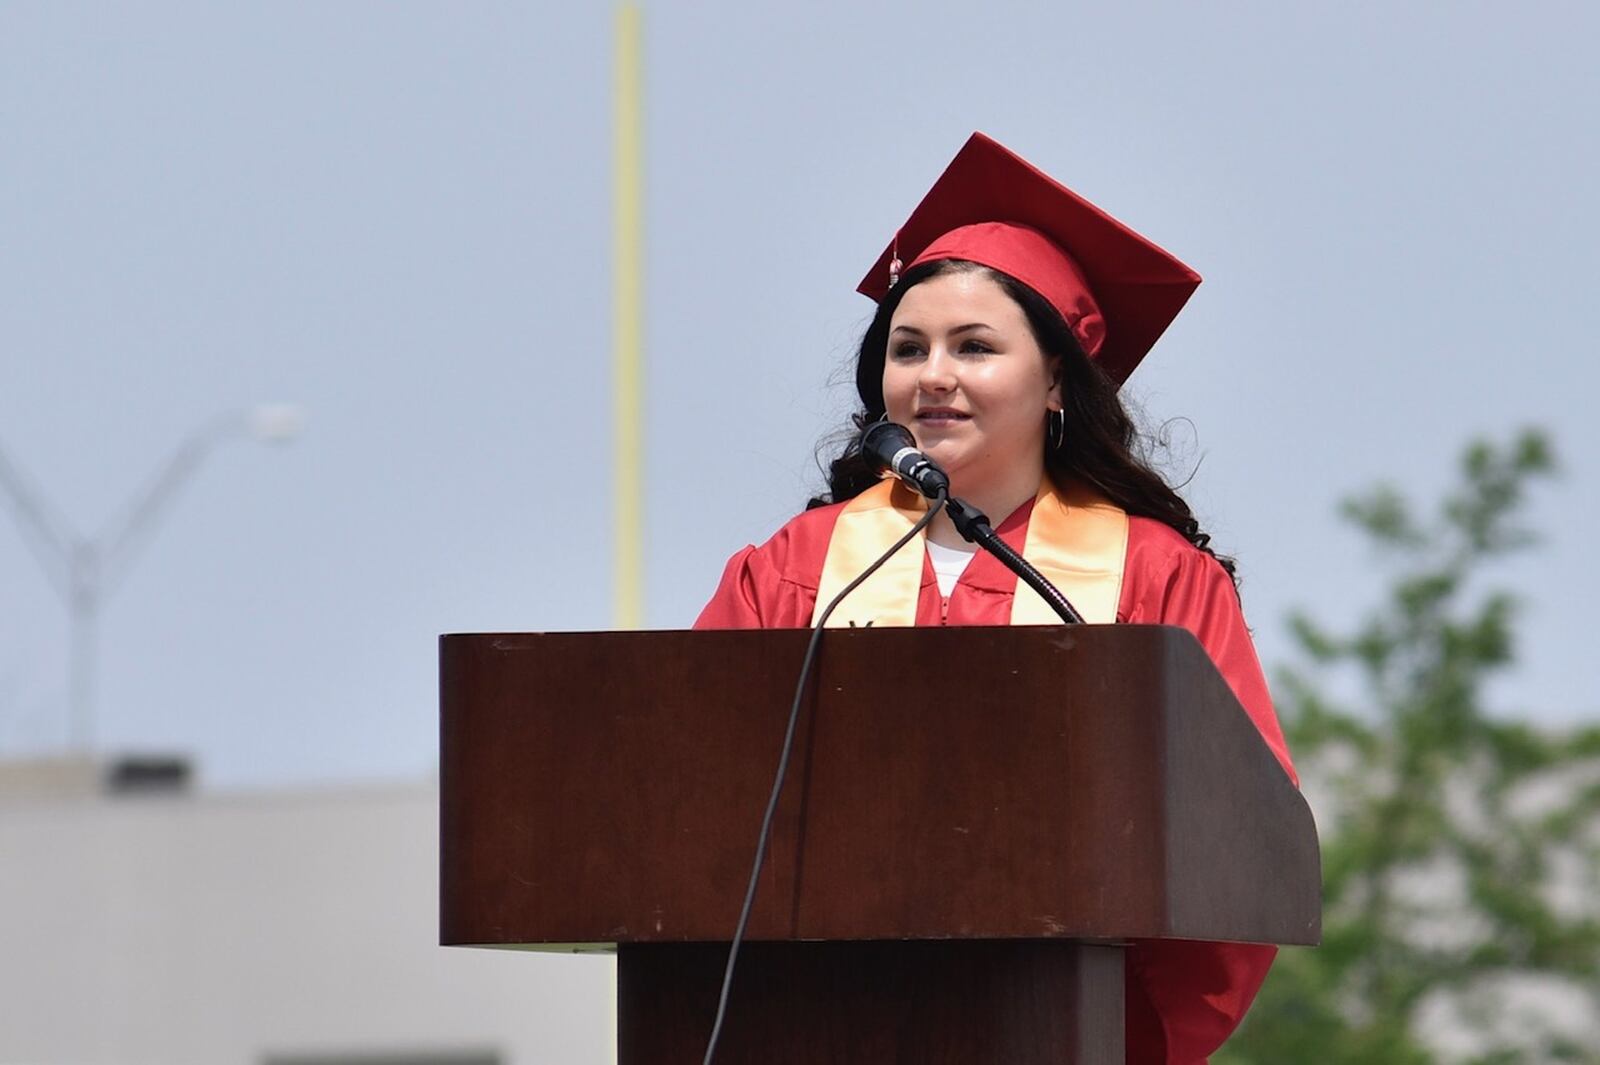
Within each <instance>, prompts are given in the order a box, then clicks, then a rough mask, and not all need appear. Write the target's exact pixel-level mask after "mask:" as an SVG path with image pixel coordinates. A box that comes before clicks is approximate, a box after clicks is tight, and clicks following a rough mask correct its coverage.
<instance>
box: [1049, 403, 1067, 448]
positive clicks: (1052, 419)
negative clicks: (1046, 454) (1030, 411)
mask: <svg viewBox="0 0 1600 1065" xmlns="http://www.w3.org/2000/svg"><path fill="white" fill-rule="evenodd" d="M1066 442H1067V412H1066V411H1064V410H1053V411H1051V412H1050V416H1049V417H1048V418H1047V419H1046V420H1045V447H1046V449H1047V450H1050V451H1060V450H1061V447H1062V445H1063V444H1065V443H1066Z"/></svg>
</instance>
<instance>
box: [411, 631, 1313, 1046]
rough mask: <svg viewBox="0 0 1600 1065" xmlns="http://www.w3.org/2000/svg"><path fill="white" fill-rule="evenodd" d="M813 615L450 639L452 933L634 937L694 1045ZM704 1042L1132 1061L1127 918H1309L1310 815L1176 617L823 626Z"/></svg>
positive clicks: (1135, 934)
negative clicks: (1168, 623)
mask: <svg viewBox="0 0 1600 1065" xmlns="http://www.w3.org/2000/svg"><path fill="white" fill-rule="evenodd" d="M808 637H809V633H808V632H806V631H805V630H769V631H737V632H638V633H572V634H543V635H458V636H445V637H443V638H442V640H441V644H440V703H441V715H442V720H441V740H440V742H441V775H442V797H441V822H440V830H441V839H440V938H441V942H443V943H445V944H454V945H471V946H500V947H524V948H529V947H531V948H534V949H562V950H568V949H572V950H611V949H615V950H616V951H617V953H618V959H617V979H618V985H619V986H618V996H619V998H618V1027H619V1030H618V1047H619V1060H620V1062H621V1065H644V1063H649V1065H679V1063H683V1065H694V1063H698V1062H699V1061H700V1059H701V1055H702V1054H703V1053H704V1049H705V1041H706V1038H707V1036H708V1035H709V1033H710V1026H711V1020H712V1017H713V1015H714V1013H715V1008H716V995H717V991H718V987H719V984H720V980H721V976H722V967H723V965H724V963H725V961H726V956H727V949H726V941H727V940H728V939H729V938H730V937H731V935H732V933H733V928H734V924H735V922H736V920H737V918H738V913H739V907H740V904H741V902H742V900H743V895H744V888H745V885H746V882H747V879H748V877H749V871H750V863H751V861H752V859H753V857H754V847H755V841H756V834H757V831H758V829H759V827H760V821H761V815H762V812H763V810H764V808H765V804H766V800H767V796H768V793H769V790H770V787H771V782H772V774H773V772H774V770H775V768H776V765H777V758H778V752H779V748H780V746H781V743H782V738H783V728H784V725H785V722H786V720H787V717H788V712H789V706H790V701H791V698H792V694H793V688H794V684H795V680H796V677H797V675H798V670H799V668H800V662H801V657H802V655H803V653H804V650H805V644H806V640H807V639H808ZM818 666H819V668H818V670H817V673H816V675H815V677H814V679H813V682H812V684H811V686H810V688H809V691H808V694H807V698H806V702H805V706H804V709H803V711H802V714H803V716H802V719H801V721H800V726H799V732H798V734H797V738H796V746H795V754H794V761H793V762H792V764H791V766H790V771H789V779H788V782H787V783H786V785H785V787H784V793H783V799H782V802H781V804H780V806H779V808H778V813H777V817H776V820H775V822H774V828H773V838H772V846H771V851H770V852H769V854H768V857H767V862H766V866H765V869H764V871H763V874H762V878H761V886H760V889H759V894H758V896H757V899H756V905H755V910H754V912H753V914H752V917H751V922H750V928H749V933H748V935H749V939H748V940H747V942H746V945H745V946H744V948H742V950H741V953H740V959H739V965H738V970H737V972H736V974H735V976H734V983H733V991H732V995H731V997H730V1001H729V1008H728V1020H727V1022H726V1027H725V1028H724V1031H723V1036H722V1041H721V1044H720V1046H719V1048H718V1054H717V1060H718V1062H720V1063H723V1065H735V1063H761V1065H786V1063H790V1062H793V1063H801V1062H804V1063H808V1065H810V1063H824V1062H825V1063H838V1065H857V1063H867V1062H871V1063H874V1065H878V1063H884V1062H906V1063H912V1062H914V1063H918V1065H929V1063H946V1062H948V1063H950V1065H958V1063H959V1065H979V1063H982V1065H989V1063H995V1065H999V1063H1002V1062H1003V1063H1006V1065H1031V1063H1040V1065H1042V1063H1045V1062H1050V1063H1052V1065H1057V1063H1063V1062H1077V1063H1087V1062H1094V1063H1102V1062H1104V1063H1115V1065H1120V1063H1121V1062H1122V1060H1123V1050H1122V1047H1123V968H1122V966H1123V959H1122V953H1123V951H1122V945H1123V944H1124V943H1125V942H1126V941H1127V940H1129V939H1143V938H1161V937H1170V938H1178V939H1201V940H1235V941H1243V942H1260V943H1296V944H1311V943H1316V942H1317V941H1318V938H1319V936H1320V925H1321V876H1320V862H1319V858H1318V852H1317V840H1316V831H1315V828H1314V826H1313V824H1312V820H1311V814H1310V811H1309V810H1308V808H1307V807H1306V804H1305V802H1304V800H1303V799H1302V798H1301V797H1300V794H1299V792H1298V791H1297V790H1296V789H1295V787H1294V786H1293V784H1292V783H1291V782H1290V781H1289V779H1288V778H1287V777H1286V776H1285V774H1284V772H1283V770H1282V769H1281V768H1280V767H1279V765H1278V763H1277V761H1276V760H1275V759H1274V758H1273V756H1272V753H1271V752H1270V751H1269V750H1268V749H1267V747H1266V745H1265V744H1264V743H1263V742H1262V741H1261V738H1260V736H1259V735H1258V734H1257V732H1256V730H1255V728H1254V726H1253V725H1252V724H1251V723H1250V721H1249V719H1248V718H1247V717H1246V716H1245V714H1244V712H1243V710H1242V709H1241V708H1240V707H1239V705H1238V703H1237V702H1236V701H1235V700H1234V698H1233V695H1232V693H1231V692H1230V691H1229V689H1228V686H1227V684H1226V683H1225V682H1224V681H1223V680H1222V678H1221V676H1220V675H1219V674H1218V673H1217V671H1216V669H1215V668H1214V667H1213V666H1212V664H1211V662H1210V660H1209V659H1208V658H1207V657H1206V654H1205V652H1204V651H1203V650H1202V649H1201V647H1200V645H1199V644H1198V642H1196V641H1195V639H1194V637H1193V636H1191V635H1190V634H1189V633H1188V632H1186V631H1184V630H1182V629H1176V628H1170V627H1165V626H1139V625H1115V626H1111V625H1104V626H1081V627H1074V628H1064V627H1058V626H1048V627H1036V628H1020V627H1019V628H948V629H944V628H939V629H935V628H903V629H840V630H833V631H830V632H828V633H827V634H826V635H825V636H824V637H823V642H822V647H821V649H820V652H819V661H818Z"/></svg>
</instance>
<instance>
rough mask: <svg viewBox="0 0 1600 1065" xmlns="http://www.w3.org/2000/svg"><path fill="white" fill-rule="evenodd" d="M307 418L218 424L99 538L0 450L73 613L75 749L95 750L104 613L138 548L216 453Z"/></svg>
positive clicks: (274, 438)
mask: <svg viewBox="0 0 1600 1065" xmlns="http://www.w3.org/2000/svg"><path fill="white" fill-rule="evenodd" d="M304 424H305V414H304V412H303V411H302V410H301V409H300V408H299V407H296V406H293V405H290V404H261V405H258V406H256V407H254V408H252V409H250V410H247V411H241V412H233V413H230V414H225V415H222V416H220V417H218V418H215V419H213V420H211V421H209V422H207V423H205V424H204V425H201V426H200V427H199V428H198V429H196V430H195V431H194V432H192V433H190V434H189V436H188V437H186V438H185V439H184V441H183V442H182V443H181V444H179V445H178V447H177V449H176V450H175V451H173V453H172V455H171V456H170V457H169V458H168V459H167V461H166V462H165V463H163V464H162V465H161V466H160V467H159V468H158V469H157V470H156V472H155V474H154V476H152V477H151V478H150V480H149V481H148V482H147V483H146V484H145V486H144V487H143V488H142V489H141V490H140V491H139V492H138V493H137V494H135V495H134V496H133V497H132V498H130V499H129V501H128V504H127V505H126V506H125V507H124V508H123V510H122V511H121V512H120V513H119V514H118V515H117V516H116V517H114V518H112V519H111V520H110V521H108V522H107V523H106V524H105V526H104V527H102V528H101V529H100V531H99V532H97V533H95V534H94V535H93V536H88V537H86V536H83V535H81V534H79V533H78V532H77V531H75V530H74V529H73V528H72V527H71V525H69V524H68V523H67V521H66V520H65V519H64V518H62V517H61V515H60V513H59V512H58V511H56V510H55V508H54V507H52V506H51V505H50V504H49V503H48V501H46V500H45V498H44V497H43V496H42V495H41V494H40V493H39V492H38V490H37V489H35V488H34V487H33V486H32V485H31V484H29V482H28V480H27V478H26V477H24V476H23V474H22V473H21V471H20V470H18V469H17V467H16V465H15V464H14V463H12V462H11V461H10V459H8V458H7V457H6V454H5V451H4V449H3V448H0V489H3V490H4V496H5V498H6V500H7V501H8V502H9V503H10V504H11V511H12V513H13V514H15V515H16V518H17V524H18V525H19V526H20V528H21V530H22V534H23V538H24V539H25V540H26V541H27V542H28V546H29V547H30V548H31V549H32V550H33V553H34V557H36V558H37V559H38V560H39V564H40V565H41V566H43V567H44V570H45V574H46V576H47V577H49V579H50V582H51V583H52V584H53V585H54V586H55V588H56V590H57V591H58V592H59V593H60V594H61V596H62V599H63V600H64V601H65V603H66V607H67V625H68V641H69V642H68V649H67V703H68V707H69V714H70V718H69V721H70V725H69V743H70V746H71V747H72V748H73V749H75V750H78V751H82V752H84V753H87V752H89V751H90V750H91V749H92V746H93V726H94V674H95V668H94V667H95V652H96V647H97V643H96V636H97V632H98V629H99V624H100V608H101V607H102V606H103V605H104V604H105V601H106V599H107V597H108V596H109V595H110V594H111V592H113V591H115V590H116V587H117V586H118V585H119V584H120V583H121V582H122V580H123V579H124V578H125V577H126V576H127V573H128V570H129V568H130V567H131V565H132V563H133V560H134V558H135V556H136V554H137V552H138V551H139V549H140V548H141V547H142V546H143V545H144V544H145V543H147V542H149V539H150V537H151V535H152V534H153V533H154V531H155V529H156V527H157V525H158V523H159V521H160V519H161V518H162V517H163V516H164V515H165V514H166V513H167V511H168V510H169V509H170V507H171V504H172V501H173V500H174V499H175V498H176V496H177V494H178V490H179V489H181V488H182V487H183V486H184V484H186V483H187V482H188V481H189V479H190V478H191V477H192V476H193V475H194V472H195V470H196V469H198V468H199V466H200V463H201V462H202V461H203V460H204V459H205V457H206V456H207V455H209V454H210V453H211V452H212V451H213V450H215V449H216V447H217V446H218V445H220V444H222V443H224V442H225V441H227V440H230V439H234V438H237V437H241V436H250V437H254V438H255V439H257V440H261V441H265V442H268V443H285V442H287V441H289V440H292V439H294V438H295V437H296V436H298V435H299V433H300V430H301V428H302V426H303V425H304Z"/></svg>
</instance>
